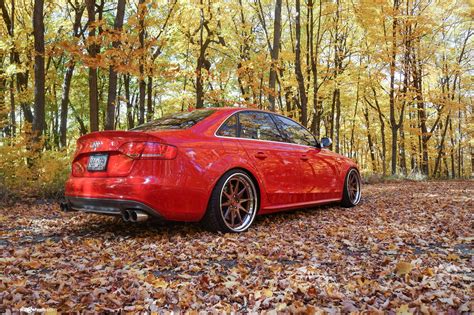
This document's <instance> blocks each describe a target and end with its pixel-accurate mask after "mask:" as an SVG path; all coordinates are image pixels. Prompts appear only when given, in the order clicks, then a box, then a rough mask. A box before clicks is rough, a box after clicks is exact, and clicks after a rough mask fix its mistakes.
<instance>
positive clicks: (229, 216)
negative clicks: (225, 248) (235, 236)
mask: <svg viewBox="0 0 474 315" xmlns="http://www.w3.org/2000/svg"><path fill="white" fill-rule="evenodd" d="M257 210H258V200H257V190H256V188H255V184H254V182H253V181H252V179H251V178H250V177H249V176H248V175H247V174H246V173H245V172H243V171H240V170H232V171H229V172H227V173H226V174H224V176H223V177H222V178H221V179H220V180H219V181H218V183H217V185H216V187H215V188H214V191H213V192H212V195H211V200H210V201H209V207H208V209H207V212H206V215H205V217H204V219H203V223H204V224H205V225H206V226H207V227H208V228H209V229H212V230H218V231H223V232H243V231H245V230H247V229H248V228H249V227H250V225H251V224H252V222H253V220H254V219H255V215H256V213H257Z"/></svg>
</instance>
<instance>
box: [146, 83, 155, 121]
mask: <svg viewBox="0 0 474 315" xmlns="http://www.w3.org/2000/svg"><path fill="white" fill-rule="evenodd" d="M153 114H154V110H153V77H151V76H149V77H148V82H147V102H146V121H151V120H152V119H153Z"/></svg>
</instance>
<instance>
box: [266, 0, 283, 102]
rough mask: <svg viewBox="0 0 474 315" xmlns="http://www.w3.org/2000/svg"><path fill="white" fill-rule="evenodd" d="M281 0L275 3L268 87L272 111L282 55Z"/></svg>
mask: <svg viewBox="0 0 474 315" xmlns="http://www.w3.org/2000/svg"><path fill="white" fill-rule="evenodd" d="M281 3H282V1H281V0H276V2H275V17H274V19H275V20H274V23H273V45H272V49H271V54H270V55H271V58H272V63H271V65H270V77H269V81H268V85H269V88H270V94H269V96H268V101H269V102H270V110H271V111H275V84H276V76H277V72H276V70H277V69H276V68H277V66H278V56H279V54H280V38H281Z"/></svg>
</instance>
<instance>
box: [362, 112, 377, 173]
mask: <svg viewBox="0 0 474 315" xmlns="http://www.w3.org/2000/svg"><path fill="white" fill-rule="evenodd" d="M364 118H365V126H366V127H367V142H368V143H369V152H370V160H371V162H372V172H374V173H375V172H376V171H377V168H376V165H375V147H374V142H373V141H372V136H371V134H370V120H369V109H368V108H367V107H365V110H364Z"/></svg>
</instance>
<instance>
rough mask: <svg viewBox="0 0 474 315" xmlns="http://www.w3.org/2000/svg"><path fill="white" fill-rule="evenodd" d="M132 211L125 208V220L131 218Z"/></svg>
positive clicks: (123, 214)
mask: <svg viewBox="0 0 474 315" xmlns="http://www.w3.org/2000/svg"><path fill="white" fill-rule="evenodd" d="M130 212H131V211H130V210H125V211H124V212H122V220H124V221H125V222H128V221H130V220H131V213H130Z"/></svg>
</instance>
